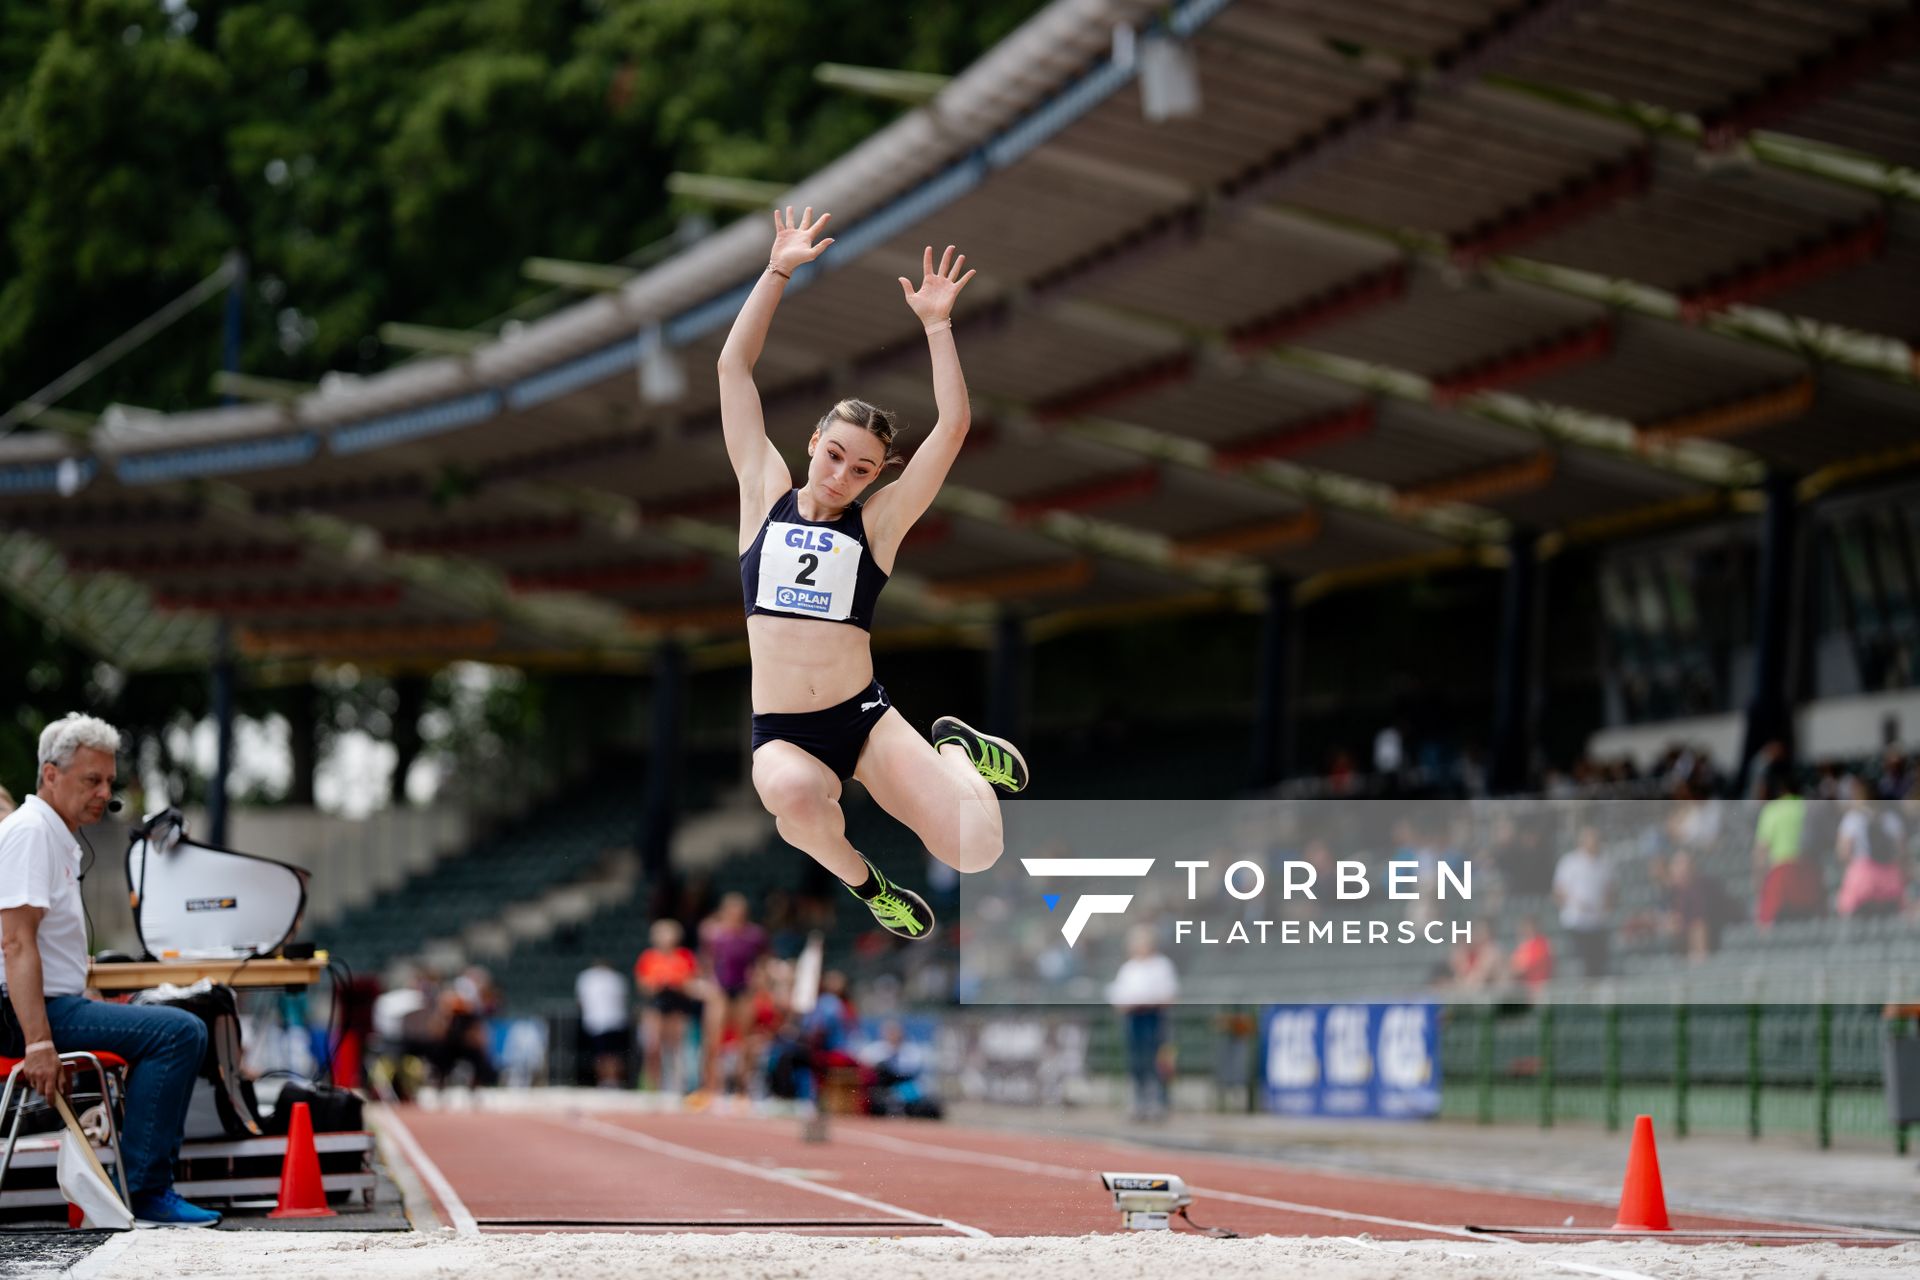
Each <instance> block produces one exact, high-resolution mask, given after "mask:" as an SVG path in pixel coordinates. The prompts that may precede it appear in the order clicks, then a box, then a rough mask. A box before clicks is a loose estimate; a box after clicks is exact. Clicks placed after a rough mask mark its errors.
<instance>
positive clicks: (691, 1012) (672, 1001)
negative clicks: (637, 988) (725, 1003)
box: [653, 987, 700, 1018]
mask: <svg viewBox="0 0 1920 1280" xmlns="http://www.w3.org/2000/svg"><path fill="white" fill-rule="evenodd" d="M653 1007H654V1008H656V1009H658V1010H659V1011H660V1012H661V1013H664V1014H675V1013H684V1014H686V1015H687V1016H688V1017H689V1018H697V1017H699V1016H700V1002H699V1001H698V1000H695V999H694V998H693V997H692V996H690V995H688V994H687V993H686V992H684V991H682V990H680V989H679V988H678V987H662V988H660V990H658V991H656V992H654V993H653Z"/></svg>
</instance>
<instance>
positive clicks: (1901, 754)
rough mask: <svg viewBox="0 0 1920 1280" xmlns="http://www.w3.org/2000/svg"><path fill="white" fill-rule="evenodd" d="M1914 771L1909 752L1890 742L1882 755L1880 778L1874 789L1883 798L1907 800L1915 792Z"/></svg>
mask: <svg viewBox="0 0 1920 1280" xmlns="http://www.w3.org/2000/svg"><path fill="white" fill-rule="evenodd" d="M1913 789H1914V788H1913V773H1912V771H1911V770H1910V768H1909V766H1908V762H1907V753H1906V752H1905V751H1903V750H1901V749H1900V747H1899V745H1898V744H1897V743H1890V744H1888V746H1887V749H1886V752H1885V753H1884V754H1883V755H1882V756H1881V757H1880V780H1879V783H1878V784H1877V785H1876V786H1875V788H1874V790H1875V792H1876V793H1877V794H1878V795H1879V797H1880V798H1881V799H1882V800H1905V799H1907V798H1908V797H1909V796H1911V795H1912V794H1913Z"/></svg>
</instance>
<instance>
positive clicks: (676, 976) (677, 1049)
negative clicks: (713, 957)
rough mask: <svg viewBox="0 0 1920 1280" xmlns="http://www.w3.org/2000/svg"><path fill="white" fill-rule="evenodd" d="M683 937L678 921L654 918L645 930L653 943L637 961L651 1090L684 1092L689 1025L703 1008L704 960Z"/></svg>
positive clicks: (636, 981)
mask: <svg viewBox="0 0 1920 1280" xmlns="http://www.w3.org/2000/svg"><path fill="white" fill-rule="evenodd" d="M685 936H686V935H685V933H684V932H683V931H682V930H681V928H680V922H679V921H678V920H671V919H666V920H655V921H654V922H653V927H652V928H651V929H649V930H648V931H647V940H648V941H649V942H650V943H652V945H651V946H649V947H648V948H647V949H646V950H645V951H642V952H641V953H640V956H639V958H638V959H636V960H635V961H634V962H633V981H634V985H635V986H637V987H639V989H640V999H641V1007H640V1045H641V1053H642V1056H643V1061H644V1067H643V1070H644V1071H645V1073H646V1078H647V1081H648V1083H649V1084H650V1085H652V1087H653V1088H655V1089H663V1090H665V1091H667V1092H668V1093H683V1092H685V1091H686V1083H687V1082H686V1055H685V1046H686V1042H687V1027H688V1026H689V1025H691V1024H692V1023H693V1022H694V1021H695V1020H696V1019H698V1018H699V1017H700V1008H701V994H702V992H701V986H700V961H699V960H698V959H696V958H695V956H694V954H693V952H691V951H689V950H688V949H687V948H686V947H684V946H682V945H681V942H682V940H683V939H684V938H685ZM703 1083H704V1082H703V1081H695V1085H696V1087H697V1086H699V1085H701V1084H703Z"/></svg>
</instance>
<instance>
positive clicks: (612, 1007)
mask: <svg viewBox="0 0 1920 1280" xmlns="http://www.w3.org/2000/svg"><path fill="white" fill-rule="evenodd" d="M573 996H574V999H575V1000H577V1001H579V1002H580V1032H581V1035H582V1036H583V1037H584V1038H585V1039H586V1042H587V1049H588V1052H590V1053H591V1054H592V1055H593V1078H594V1083H595V1084H597V1085H598V1086H599V1087H600V1088H602V1089H618V1088H620V1086H621V1085H622V1084H624V1083H625V1081H624V1080H623V1079H622V1077H624V1076H625V1075H626V1073H627V1026H628V1022H629V1015H630V1012H631V1009H632V1006H633V984H632V983H631V982H629V981H628V980H627V975H626V974H624V973H621V972H620V971H619V970H618V969H616V968H614V967H613V963H612V962H611V961H609V960H605V959H596V960H595V961H594V962H593V963H592V964H590V965H588V966H587V967H586V968H584V969H582V970H581V971H580V974H579V976H578V977H576V978H575V979H574V980H573Z"/></svg>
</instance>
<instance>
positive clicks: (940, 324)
mask: <svg viewBox="0 0 1920 1280" xmlns="http://www.w3.org/2000/svg"><path fill="white" fill-rule="evenodd" d="M951 328H953V321H952V320H950V319H949V320H935V321H934V322H933V323H932V324H930V325H928V326H927V332H928V333H929V334H934V333H939V332H940V331H941V330H942V329H951Z"/></svg>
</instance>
